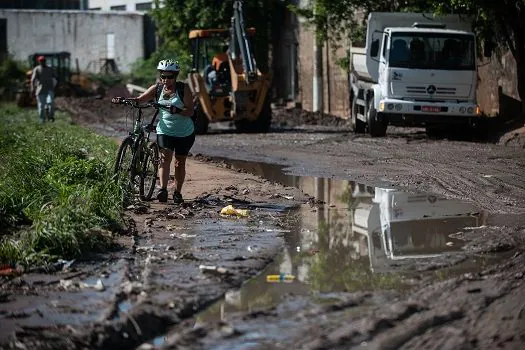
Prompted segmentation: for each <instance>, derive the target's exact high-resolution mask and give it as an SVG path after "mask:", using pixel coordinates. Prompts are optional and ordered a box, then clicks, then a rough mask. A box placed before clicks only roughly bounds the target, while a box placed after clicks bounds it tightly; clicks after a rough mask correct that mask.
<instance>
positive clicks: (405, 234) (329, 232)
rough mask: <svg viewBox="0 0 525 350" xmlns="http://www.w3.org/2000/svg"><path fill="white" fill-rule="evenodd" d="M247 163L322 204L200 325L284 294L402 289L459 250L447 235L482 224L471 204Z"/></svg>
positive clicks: (306, 212) (302, 214)
mask: <svg viewBox="0 0 525 350" xmlns="http://www.w3.org/2000/svg"><path fill="white" fill-rule="evenodd" d="M248 164H250V170H251V171H252V172H253V173H255V174H257V175H260V176H264V177H265V178H267V179H269V180H272V181H277V182H281V183H283V184H286V185H293V186H296V187H298V188H300V189H301V190H302V191H303V192H305V193H308V194H311V195H314V196H315V197H316V199H318V200H321V201H323V202H324V203H325V205H323V206H321V207H320V208H311V207H307V206H305V207H302V208H300V209H299V210H298V211H297V212H295V214H296V215H295V216H296V218H297V219H296V220H295V221H294V223H293V224H292V227H290V229H291V232H290V233H289V234H286V235H285V237H284V238H285V240H286V245H285V248H284V250H283V252H282V254H281V255H280V256H279V257H278V258H277V259H276V260H275V262H274V263H273V264H271V265H270V266H268V268H267V269H266V270H265V271H264V272H263V273H262V274H261V275H260V276H257V277H255V278H253V279H251V280H250V281H248V282H246V283H245V284H244V285H243V287H242V288H241V289H240V290H236V291H230V292H228V293H227V294H226V296H225V298H224V300H222V301H221V302H219V303H217V304H216V305H214V306H213V307H211V308H210V309H209V310H207V311H206V312H205V313H203V314H201V315H200V316H199V321H206V320H211V319H223V318H224V317H225V315H227V314H228V313H230V312H236V311H241V310H242V311H253V310H257V309H264V308H267V307H269V306H272V305H277V304H278V303H279V300H280V299H281V298H282V297H283V296H285V295H289V294H293V295H321V294H323V293H328V292H339V291H350V292H351V291H358V290H371V289H377V288H388V289H391V288H403V287H404V279H403V274H404V273H405V272H406V271H407V270H409V269H410V266H411V264H412V266H413V265H414V264H417V261H420V260H416V259H425V258H431V257H435V256H436V255H439V254H442V253H444V252H450V253H453V252H454V251H458V250H460V249H461V246H462V241H460V240H459V239H455V238H453V237H451V236H450V235H451V234H453V233H456V232H458V231H461V230H462V229H463V228H464V227H467V226H470V227H474V226H480V225H482V224H483V222H482V221H483V216H482V215H480V213H479V211H478V209H477V208H476V207H475V206H473V205H471V204H469V203H464V202H461V201H457V200H450V199H446V198H442V197H439V196H435V195H428V194H410V193H406V192H402V191H398V190H395V189H388V188H378V187H372V186H367V185H363V184H357V183H354V182H352V181H348V180H334V179H324V178H313V177H297V176H289V175H284V174H283V173H282V171H278V170H279V169H277V168H276V167H275V166H273V167H271V168H269V169H266V168H265V167H264V165H261V164H258V165H257V166H258V169H259V171H253V169H254V165H253V164H251V163H248ZM241 165H242V163H241ZM234 167H237V168H238V167H241V166H239V165H238V164H237V165H235V163H234ZM242 168H243V169H245V168H244V167H242ZM245 170H246V169H245ZM400 260H404V262H405V263H404V264H400ZM280 273H283V274H289V275H294V276H296V279H295V281H294V282H293V283H268V282H267V281H266V275H270V274H271V275H273V274H280Z"/></svg>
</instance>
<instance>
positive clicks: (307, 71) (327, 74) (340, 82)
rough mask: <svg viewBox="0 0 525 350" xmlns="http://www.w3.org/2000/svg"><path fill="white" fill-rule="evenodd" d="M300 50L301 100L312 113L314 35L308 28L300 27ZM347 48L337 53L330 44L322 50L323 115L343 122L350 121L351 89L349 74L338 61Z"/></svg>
mask: <svg viewBox="0 0 525 350" xmlns="http://www.w3.org/2000/svg"><path fill="white" fill-rule="evenodd" d="M298 36H299V47H298V65H297V71H298V75H299V77H298V81H299V88H298V91H299V92H298V96H297V102H300V103H301V105H302V107H303V108H304V109H305V110H308V111H311V110H312V109H313V105H312V99H313V73H314V67H313V53H314V38H315V36H314V34H313V32H312V31H311V29H310V28H309V27H306V26H301V25H300V26H299V31H298ZM343 50H344V48H339V49H338V50H337V51H336V52H335V53H334V51H333V48H332V47H331V46H330V45H329V44H325V45H324V46H323V112H324V113H327V114H332V115H335V116H338V117H342V118H348V116H349V113H350V107H349V95H348V91H349V85H348V74H347V72H346V71H345V70H344V69H342V68H341V67H340V66H338V65H337V62H336V61H337V58H338V57H342V56H343V55H344V51H343Z"/></svg>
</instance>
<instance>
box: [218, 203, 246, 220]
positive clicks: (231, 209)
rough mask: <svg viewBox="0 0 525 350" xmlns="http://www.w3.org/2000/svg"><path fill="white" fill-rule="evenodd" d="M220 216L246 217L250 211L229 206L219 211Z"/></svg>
mask: <svg viewBox="0 0 525 350" xmlns="http://www.w3.org/2000/svg"><path fill="white" fill-rule="evenodd" d="M221 215H231V216H241V217H246V216H248V215H250V211H249V210H248V209H235V208H234V207H233V205H231V204H230V205H228V206H225V207H224V208H222V209H221Z"/></svg>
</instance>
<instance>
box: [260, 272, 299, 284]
mask: <svg viewBox="0 0 525 350" xmlns="http://www.w3.org/2000/svg"><path fill="white" fill-rule="evenodd" d="M294 280H295V276H294V275H289V274H285V273H280V274H278V275H266V282H271V283H274V282H285V283H291V282H293V281H294Z"/></svg>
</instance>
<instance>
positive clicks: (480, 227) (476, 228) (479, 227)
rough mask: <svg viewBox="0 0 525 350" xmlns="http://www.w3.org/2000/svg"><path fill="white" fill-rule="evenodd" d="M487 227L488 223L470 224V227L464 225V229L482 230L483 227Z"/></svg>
mask: <svg viewBox="0 0 525 350" xmlns="http://www.w3.org/2000/svg"><path fill="white" fill-rule="evenodd" d="M485 227H487V226H486V225H482V226H472V227H470V226H468V227H464V228H463V229H464V230H481V229H484V228H485Z"/></svg>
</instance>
